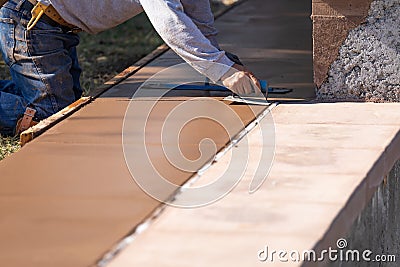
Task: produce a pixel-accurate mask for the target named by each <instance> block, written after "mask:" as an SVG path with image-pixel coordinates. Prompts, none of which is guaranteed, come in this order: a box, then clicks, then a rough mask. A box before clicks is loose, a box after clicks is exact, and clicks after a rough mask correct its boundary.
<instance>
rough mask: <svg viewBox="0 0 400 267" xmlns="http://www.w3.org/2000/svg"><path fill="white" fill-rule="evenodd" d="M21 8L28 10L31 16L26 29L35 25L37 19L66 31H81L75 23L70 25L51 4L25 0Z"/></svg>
mask: <svg viewBox="0 0 400 267" xmlns="http://www.w3.org/2000/svg"><path fill="white" fill-rule="evenodd" d="M22 8H24V9H25V10H28V11H30V12H31V14H32V18H31V20H30V21H29V23H28V26H27V30H28V31H29V30H31V29H32V28H33V27H35V25H36V23H37V22H38V21H39V20H41V21H43V22H45V23H47V24H49V25H51V26H54V27H56V26H59V27H61V28H63V30H64V31H66V32H74V33H77V32H80V31H82V30H81V29H80V28H78V27H76V26H75V25H72V24H70V23H68V22H67V21H65V20H64V19H63V18H62V17H61V16H60V14H59V13H58V12H57V10H56V9H55V8H54V7H53V6H52V5H49V6H46V5H44V4H42V3H40V2H38V1H36V0H27V1H25V2H24V4H23V5H22Z"/></svg>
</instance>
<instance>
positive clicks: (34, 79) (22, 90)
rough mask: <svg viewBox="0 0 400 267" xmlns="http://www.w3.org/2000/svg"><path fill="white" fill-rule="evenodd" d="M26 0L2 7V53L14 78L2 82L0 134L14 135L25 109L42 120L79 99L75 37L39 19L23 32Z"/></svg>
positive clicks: (78, 71) (0, 18)
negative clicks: (32, 110) (29, 109)
mask: <svg viewBox="0 0 400 267" xmlns="http://www.w3.org/2000/svg"><path fill="white" fill-rule="evenodd" d="M24 1H25V0H10V1H8V2H7V3H6V4H5V5H4V6H3V7H2V8H1V9H0V49H1V52H2V55H3V59H4V61H5V63H6V64H7V65H8V66H9V68H10V73H11V77H12V80H11V81H6V80H0V134H3V135H12V134H14V131H15V126H16V122H17V121H18V119H19V118H21V117H22V116H23V114H24V112H25V109H26V107H28V106H29V107H31V108H33V109H35V110H36V117H35V120H42V119H45V118H47V117H49V116H50V115H52V114H54V113H56V112H58V111H59V110H61V109H63V108H64V107H66V106H68V105H69V104H71V103H72V102H74V101H75V100H76V99H78V98H80V97H81V95H82V89H81V86H80V83H79V77H80V74H81V68H80V67H79V63H78V58H77V54H76V46H77V45H78V44H79V36H78V35H77V34H75V33H72V32H68V31H66V30H65V28H63V27H61V26H60V27H58V26H51V25H49V24H47V23H45V22H43V21H41V20H39V22H38V23H37V24H36V25H35V27H34V28H33V29H32V30H30V31H26V26H27V24H28V22H29V20H30V18H31V14H30V11H29V10H25V9H24V8H23V3H24Z"/></svg>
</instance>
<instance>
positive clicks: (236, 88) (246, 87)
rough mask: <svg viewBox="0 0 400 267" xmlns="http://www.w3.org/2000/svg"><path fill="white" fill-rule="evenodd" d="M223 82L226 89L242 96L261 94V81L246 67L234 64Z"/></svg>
mask: <svg viewBox="0 0 400 267" xmlns="http://www.w3.org/2000/svg"><path fill="white" fill-rule="evenodd" d="M221 80H222V84H223V85H224V86H225V87H227V88H228V89H229V90H231V91H232V92H234V93H236V94H238V95H240V96H241V95H253V94H256V95H259V94H261V86H260V82H259V80H258V79H257V78H256V77H255V76H254V74H253V73H251V72H250V71H249V70H247V69H246V68H245V67H244V66H241V65H238V64H234V65H233V66H232V69H231V70H229V71H228V72H227V73H226V74H225V75H224V76H222V78H221Z"/></svg>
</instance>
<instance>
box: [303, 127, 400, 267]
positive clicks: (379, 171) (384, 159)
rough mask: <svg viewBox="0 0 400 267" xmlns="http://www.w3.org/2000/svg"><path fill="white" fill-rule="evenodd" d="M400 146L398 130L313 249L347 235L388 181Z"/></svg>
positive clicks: (398, 157)
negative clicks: (379, 189)
mask: <svg viewBox="0 0 400 267" xmlns="http://www.w3.org/2000/svg"><path fill="white" fill-rule="evenodd" d="M399 148H400V131H398V132H397V134H396V135H395V137H394V138H393V139H392V141H391V142H390V144H389V145H388V146H387V147H386V148H385V150H384V151H382V154H381V156H380V157H379V158H378V159H377V160H376V162H375V163H374V165H373V166H372V167H371V169H370V170H369V171H368V173H367V174H366V176H365V178H364V179H363V181H362V182H361V183H360V184H359V186H358V187H357V188H356V190H355V191H354V192H353V194H352V195H351V196H350V198H349V199H348V201H347V202H346V203H345V205H344V206H343V208H342V209H341V211H340V212H339V213H338V214H337V216H336V217H335V219H334V220H333V221H332V223H331V225H330V226H329V228H328V229H327V230H326V232H325V234H324V235H323V236H322V237H321V239H320V240H319V241H317V243H316V244H315V245H314V247H313V249H314V250H315V251H316V252H317V253H320V252H321V251H322V250H324V249H327V248H328V247H330V246H331V247H332V246H335V244H336V241H337V240H338V239H339V238H345V237H347V235H348V233H349V231H350V230H351V228H352V225H353V224H354V222H355V221H356V219H357V218H358V216H359V215H360V214H361V213H362V211H363V210H364V209H365V208H366V207H367V206H368V204H369V202H370V201H371V200H372V198H373V196H374V194H375V192H376V191H377V190H378V188H379V186H380V185H381V184H382V183H385V182H386V179H387V176H388V175H389V173H390V171H391V170H392V168H393V167H394V166H395V164H396V162H397V161H399V160H400V150H399ZM321 264H322V266H326V265H329V264H328V263H327V262H324V263H321ZM301 266H302V267H309V266H315V262H303V264H302V265H301ZM318 266H320V265H318Z"/></svg>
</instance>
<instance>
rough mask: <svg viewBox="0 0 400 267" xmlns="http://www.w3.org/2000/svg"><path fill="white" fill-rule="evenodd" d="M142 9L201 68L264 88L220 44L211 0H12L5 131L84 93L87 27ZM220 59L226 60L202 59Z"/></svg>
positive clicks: (0, 124) (1, 30)
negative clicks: (82, 54) (82, 35)
mask: <svg viewBox="0 0 400 267" xmlns="http://www.w3.org/2000/svg"><path fill="white" fill-rule="evenodd" d="M142 11H144V12H145V13H146V14H147V16H148V17H149V19H150V21H151V23H152V25H153V26H154V28H155V29H156V31H157V32H158V33H159V35H160V36H161V37H162V39H163V40H164V41H165V43H166V44H167V45H169V47H171V49H172V50H174V51H175V52H176V53H177V54H178V55H179V56H180V57H182V58H183V59H184V60H185V61H186V62H188V63H189V64H191V65H192V66H193V67H194V68H195V69H197V70H198V71H199V72H201V73H202V74H204V75H205V76H207V77H209V78H210V79H211V80H213V81H218V80H222V82H223V83H224V85H225V86H227V87H228V88H229V89H230V90H232V91H233V92H236V93H238V94H242V93H249V92H250V91H252V90H253V91H255V90H258V88H257V87H252V86H249V85H248V80H249V79H248V77H250V78H251V79H252V80H253V81H254V83H255V84H256V85H257V86H258V87H259V84H257V81H258V80H257V79H256V78H255V77H254V75H253V74H251V73H250V72H248V71H247V70H246V69H245V68H244V67H243V66H241V63H240V61H239V59H238V58H237V57H235V56H234V55H232V54H229V53H225V52H224V51H221V50H220V49H219V46H218V43H217V41H216V35H217V30H216V29H215V27H214V17H213V15H212V13H211V9H210V3H209V0H85V1H76V0H9V1H7V2H6V3H5V4H4V5H3V7H2V8H1V10H0V35H1V36H0V37H1V38H0V46H1V52H2V55H3V59H4V61H5V62H6V64H7V65H8V66H9V68H10V72H11V76H12V80H11V81H4V80H3V81H0V133H1V134H3V135H12V134H16V133H19V132H21V131H22V130H25V129H27V128H29V127H30V126H32V125H34V124H35V123H36V122H38V121H39V120H42V119H45V118H47V117H49V116H50V115H52V114H54V113H56V112H58V111H59V110H61V109H62V108H64V107H66V106H67V105H69V104H71V103H72V102H74V101H75V100H77V99H78V98H80V97H81V94H82V89H81V86H80V83H79V77H80V74H81V69H80V67H79V64H78V58H77V53H76V46H77V45H78V44H79V36H78V34H77V33H78V32H79V31H85V32H88V33H92V34H95V33H98V32H101V31H104V30H106V29H109V28H112V27H114V26H116V25H118V24H121V23H122V22H124V21H126V20H128V19H130V18H132V17H134V16H136V15H137V14H139V13H141V12H142ZM212 62H216V63H220V64H216V65H215V66H214V65H212V64H202V63H212ZM221 66H222V67H221ZM230 67H234V68H235V69H238V70H240V72H239V73H234V72H232V71H231V70H230V71H228V70H229V69H230Z"/></svg>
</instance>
